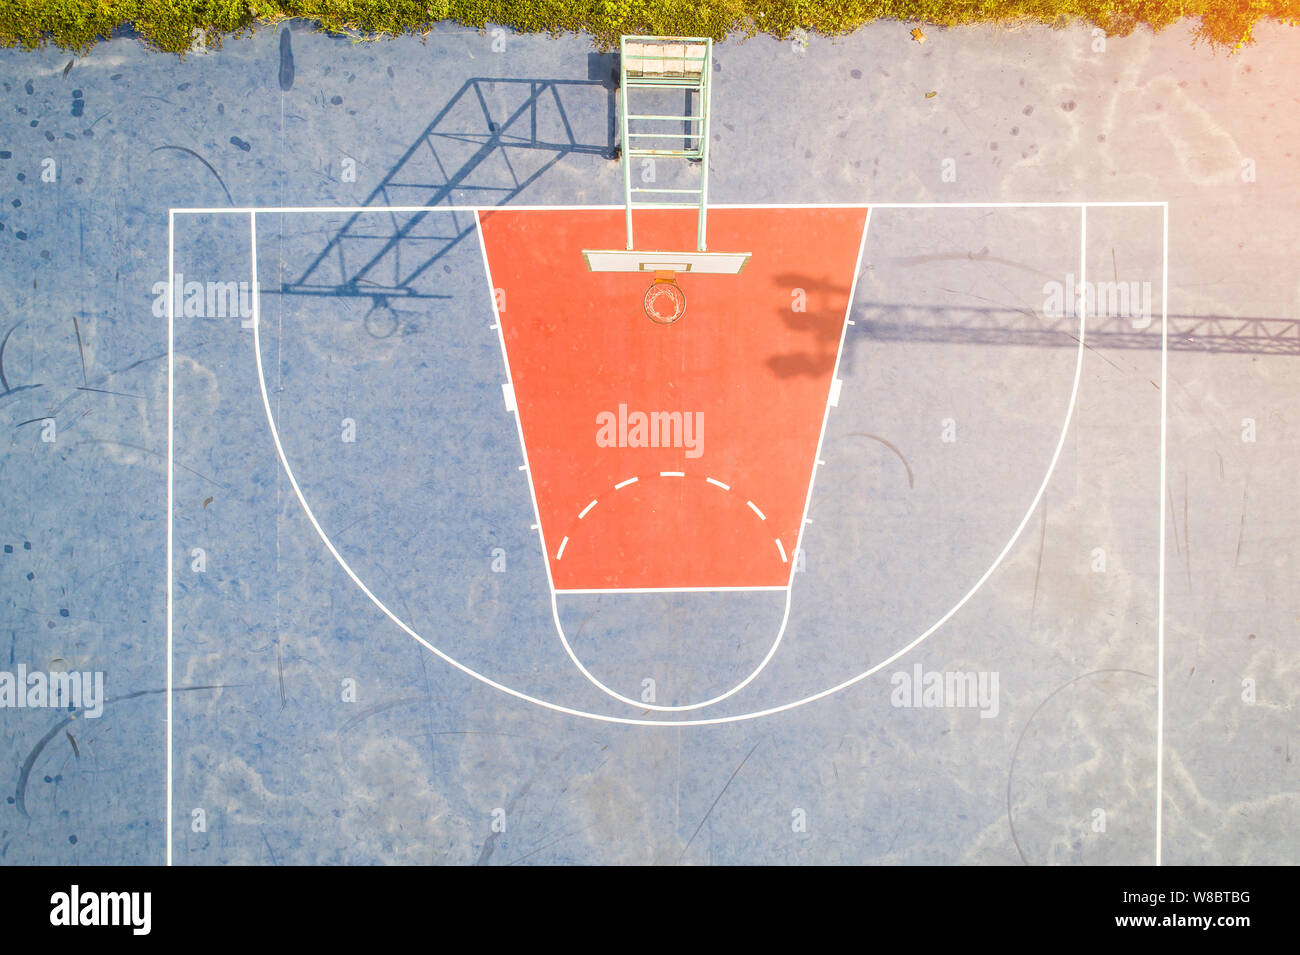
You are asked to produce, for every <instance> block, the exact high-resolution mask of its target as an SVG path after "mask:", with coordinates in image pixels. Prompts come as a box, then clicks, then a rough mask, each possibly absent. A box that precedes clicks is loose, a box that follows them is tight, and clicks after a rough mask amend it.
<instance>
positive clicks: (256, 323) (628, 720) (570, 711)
mask: <svg viewBox="0 0 1300 955" xmlns="http://www.w3.org/2000/svg"><path fill="white" fill-rule="evenodd" d="M252 216H255V213H250V217H252ZM253 279H254V281H253V351H254V357H255V360H256V366H257V379H258V386H259V388H260V390H261V395H262V407H263V410H264V411H265V412H266V420H267V426H268V428H269V430H270V432H271V439H272V441H273V442H274V444H275V450H276V455H277V457H278V458H279V460H280V466H281V468H282V469H283V470H284V473H285V477H287V478H288V480H289V483H290V485H291V486H292V488H293V492H294V495H295V496H296V497H297V499H298V503H299V505H300V506H301V507H302V509H303V514H304V515H305V516H306V517H307V520H308V521H309V522H310V523H311V525H312V528H313V529H314V530H315V531H316V534H317V536H318V537H320V539H321V542H322V543H323V544H324V545H325V548H326V549H327V550H328V551H329V552H330V555H331V556H332V557H333V558H334V560H335V562H336V563H337V564H338V565H339V566H340V567H341V568H342V569H343V572H344V573H345V574H347V576H348V577H349V578H350V579H351V580H352V582H353V583H354V584H356V586H357V587H358V589H360V590H361V592H362V593H363V594H365V595H366V597H367V598H369V600H370V602H371V603H373V604H374V605H375V607H376V608H378V609H379V611H380V612H381V613H383V614H384V616H386V617H387V618H388V619H389V620H391V621H392V622H393V623H394V624H395V625H396V626H397V627H398V628H399V629H400V630H401V631H402V632H403V633H405V634H407V635H408V636H409V637H411V638H412V639H413V640H415V642H416V643H418V644H420V646H422V647H424V648H425V649H427V650H428V651H430V652H431V653H433V654H434V656H436V657H438V659H440V660H442V661H443V662H444V663H447V664H448V665H449V666H452V667H454V668H455V669H457V670H459V671H460V672H462V673H464V674H465V675H466V676H470V677H473V678H474V679H476V680H479V681H480V682H482V683H484V684H486V685H487V686H490V687H492V688H493V689H495V690H499V691H501V692H502V693H504V694H506V695H507V696H512V697H514V698H515V699H517V700H521V701H523V702H525V703H532V704H534V705H536V706H540V707H542V708H543V709H548V710H551V711H552V712H555V713H563V714H565V715H568V716H576V717H581V718H583V719H589V720H594V721H596V722H600V723H612V724H617V725H621V726H663V727H672V726H719V725H723V724H726V723H740V722H744V721H747V720H754V719H761V718H762V717H766V716H773V715H775V714H777V713H784V712H787V711H789V710H793V709H797V708H798V707H801V706H806V705H807V704H809V703H815V702H817V701H819V700H823V699H826V698H827V697H829V696H833V695H834V694H836V693H839V692H840V691H842V690H845V689H848V688H849V687H851V686H853V685H855V684H857V683H860V682H862V681H863V680H865V679H866V678H867V677H869V676H872V675H873V674H875V673H878V672H879V671H880V670H882V669H884V668H885V667H887V666H889V665H890V664H891V663H893V662H894V661H895V660H897V659H899V658H900V657H902V656H904V655H905V654H907V653H909V652H910V651H911V650H913V649H915V648H916V647H917V646H919V645H920V644H921V643H923V642H924V641H925V640H927V639H928V638H929V637H930V636H932V635H933V634H934V633H935V632H936V631H938V630H939V629H940V628H941V627H942V626H943V625H944V624H946V623H947V622H948V621H949V620H951V619H952V617H953V616H954V615H955V614H956V613H957V612H958V611H959V610H960V609H961V608H962V607H963V606H965V605H966V603H967V602H968V601H969V600H970V599H971V597H973V596H974V595H975V593H976V592H977V591H978V590H979V589H980V588H981V587H983V586H984V584H985V583H986V582H987V581H988V579H989V578H990V577H991V576H993V573H994V571H996V570H997V568H998V567H999V566H1000V565H1001V564H1002V561H1003V560H1005V559H1006V556H1007V554H1009V553H1010V552H1011V549H1012V547H1014V546H1015V544H1016V542H1017V541H1018V540H1019V539H1020V535H1021V534H1022V533H1023V532H1024V529H1025V527H1026V525H1027V524H1028V523H1029V520H1030V518H1031V517H1032V516H1033V514H1034V512H1035V511H1036V510H1037V509H1038V504H1039V502H1040V501H1041V500H1042V497H1043V494H1044V493H1045V492H1046V490H1047V485H1048V483H1049V482H1050V481H1051V479H1052V474H1053V472H1054V471H1055V470H1056V465H1057V463H1058V462H1059V460H1060V457H1061V451H1062V450H1063V449H1064V447H1065V439H1066V436H1067V435H1068V434H1069V430H1070V421H1071V420H1072V419H1073V417H1074V409H1075V404H1076V402H1077V399H1078V395H1079V382H1080V381H1081V379H1082V375H1083V357H1084V347H1085V340H1086V322H1085V320H1084V316H1083V315H1080V316H1079V335H1078V342H1079V348H1078V350H1077V353H1076V359H1075V369H1074V383H1073V384H1072V386H1071V389H1070V400H1069V403H1068V405H1067V406H1066V413H1065V420H1064V421H1063V422H1062V425H1061V433H1060V437H1059V438H1058V439H1057V443H1056V448H1055V450H1054V451H1053V452H1052V458H1051V461H1050V462H1049V463H1048V466H1047V471H1046V472H1045V473H1044V475H1043V480H1042V483H1041V484H1040V485H1039V487H1038V491H1037V492H1036V493H1035V494H1034V499H1033V501H1031V502H1030V505H1029V507H1028V509H1027V510H1026V511H1025V516H1024V517H1023V518H1021V520H1020V523H1019V525H1018V526H1017V527H1016V529H1015V531H1014V532H1013V533H1012V535H1011V538H1010V539H1009V540H1008V541H1007V543H1006V545H1005V546H1003V548H1002V550H1001V551H1000V552H999V553H998V555H997V557H995V558H994V559H993V563H992V564H990V565H989V567H988V569H987V570H985V571H984V573H983V574H982V575H981V576H980V578H979V580H977V581H976V582H975V583H974V584H973V585H972V586H971V588H970V589H969V590H968V591H966V593H965V594H964V595H963V596H962V598H961V599H960V600H959V601H958V602H957V603H956V604H954V605H953V606H952V607H951V608H950V609H949V610H948V611H947V613H945V614H944V615H943V616H942V617H940V618H939V619H938V620H937V621H935V622H934V623H933V624H931V625H930V627H929V628H928V629H926V630H925V631H924V632H923V633H921V634H920V635H919V636H918V637H916V638H915V639H914V640H912V641H911V642H910V643H908V644H906V645H905V646H903V647H902V648H900V649H898V650H896V651H894V653H892V654H890V655H889V656H888V657H886V658H885V659H883V660H881V661H880V662H879V663H877V664H875V665H874V666H872V667H869V668H868V669H866V670H863V671H862V672H861V673H859V674H857V675H856V676H853V677H850V678H848V679H846V680H842V681H841V682H839V683H837V684H836V685H834V686H831V687H827V688H826V689H824V690H821V691H819V692H817V693H813V694H811V695H809V696H805V697H801V698H800V699H797V700H791V701H789V702H787V703H782V704H779V705H777V706H770V707H766V708H764V709H761V710H752V711H750V712H748V713H736V714H733V715H731V716H715V717H699V718H696V719H688V720H648V719H643V718H637V717H627V716H612V715H609V714H603V713H592V712H589V711H587V710H580V709H577V708H575V707H571V706H564V705H562V704H559V703H553V702H551V701H550V700H543V699H540V698H538V697H535V696H531V695H530V694H527V693H524V692H522V691H521V690H516V689H514V688H513V687H509V686H506V685H505V684H503V683H499V682H497V681H496V680H493V679H492V678H491V677H489V676H486V675H485V674H482V673H478V672H477V671H475V670H474V669H472V668H471V667H469V666H467V665H465V664H464V663H461V662H460V661H459V660H456V659H455V658H454V657H451V656H449V655H448V654H446V653H445V652H443V651H442V650H440V649H438V648H437V647H436V646H434V645H433V644H432V643H430V642H429V641H428V640H426V639H425V638H424V637H422V636H420V635H419V634H418V633H416V632H415V631H414V630H413V629H411V627H410V626H409V625H408V624H407V623H406V622H405V621H404V620H402V619H401V618H400V617H398V616H397V615H396V614H395V613H393V611H392V610H390V609H389V608H388V607H387V606H386V605H385V604H384V602H383V601H381V600H380V599H379V598H378V597H377V596H376V595H375V594H374V592H373V591H371V590H370V588H369V587H367V586H366V584H365V582H364V581H362V580H361V578H360V577H358V576H357V574H356V572H355V571H354V570H353V569H352V567H351V565H349V564H348V562H347V561H346V560H345V559H344V558H343V555H342V554H340V553H339V551H338V549H337V548H336V547H335V546H334V543H333V541H331V540H330V538H329V535H328V534H326V533H325V530H324V528H322V527H321V525H320V522H319V521H318V520H317V519H316V515H315V513H314V512H313V511H312V509H311V506H310V505H309V504H308V503H307V500H306V498H305V497H304V496H303V493H302V489H301V488H300V487H299V486H298V481H297V478H296V477H295V476H294V474H293V469H292V468H291V467H290V466H289V462H288V459H287V457H286V456H285V453H284V447H283V445H282V444H281V442H280V434H279V431H278V429H277V428H276V424H275V416H274V414H273V413H272V411H271V402H270V398H269V397H268V395H267V391H266V375H265V373H264V371H263V369H262V350H261V333H260V321H261V294H260V291H259V289H258V287H257V282H256V275H254V276H253ZM487 291H488V295H489V298H492V297H493V295H492V288H491V287H489V288H488V290H487ZM530 480H531V476H530ZM534 506H535V505H534ZM539 534H540V530H539ZM548 576H549V569H548ZM551 593H552V600H554V588H552V590H551Z"/></svg>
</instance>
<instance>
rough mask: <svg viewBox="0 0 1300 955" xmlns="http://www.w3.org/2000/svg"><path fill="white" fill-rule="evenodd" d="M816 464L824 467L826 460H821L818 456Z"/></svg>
mask: <svg viewBox="0 0 1300 955" xmlns="http://www.w3.org/2000/svg"><path fill="white" fill-rule="evenodd" d="M817 464H818V465H820V466H821V467H825V466H826V462H825V461H823V460H822V459H821V458H818V459H817Z"/></svg>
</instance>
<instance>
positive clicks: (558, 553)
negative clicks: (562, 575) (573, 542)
mask: <svg viewBox="0 0 1300 955" xmlns="http://www.w3.org/2000/svg"><path fill="white" fill-rule="evenodd" d="M568 543H569V539H568V538H567V537H566V538H564V540H562V541H560V549H559V550H557V551H556V552H555V559H556V560H559V559H560V558H561V557H563V556H564V548H565V547H566V546H568Z"/></svg>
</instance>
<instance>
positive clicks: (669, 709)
mask: <svg viewBox="0 0 1300 955" xmlns="http://www.w3.org/2000/svg"><path fill="white" fill-rule="evenodd" d="M792 592H793V588H790V587H787V588H785V612H784V613H783V614H782V615H781V629H779V630H778V631H777V632H776V639H775V640H773V641H772V645H771V646H770V647H768V649H767V654H766V655H765V656H764V657H763V659H762V660H760V661H759V663H758V666H756V667H754V669H753V670H752V671H751V672H750V674H749V676H747V677H745V679H743V680H741V681H740V682H739V683H737V684H736V685H735V686H733V687H732V688H731V689H730V690H727V691H726V692H725V693H719V694H718V695H717V696H715V697H713V698H711V699H708V700H702V701H701V702H699V703H683V704H682V705H680V706H657V705H656V704H654V703H645V702H642V701H641V700H634V699H632V698H631V697H630V696H624V695H623V694H622V693H619V692H618V691H617V690H612V689H610V688H609V687H607V686H606V685H605V684H604V683H601V682H600V680H598V679H596V676H595V674H593V673H592V672H591V671H590V670H588V669H587V668H586V667H585V666H583V664H582V661H581V660H579V659H578V655H577V654H576V653H574V652H573V647H571V646H570V645H569V638H568V637H566V636H565V635H564V625H563V624H562V623H560V608H559V606H558V604H557V602H556V599H555V597H556V594H555V588H551V619H552V620H554V621H555V632H556V633H558V634H559V635H560V643H561V644H563V645H564V652H565V653H567V654H568V655H569V660H570V661H572V663H573V665H574V666H575V667H577V668H578V672H579V673H581V674H582V675H583V676H584V677H586V678H587V682H588V683H590V684H591V685H592V686H594V687H595V688H596V689H598V690H600V692H602V693H604V694H605V695H606V696H612V697H613V698H614V699H616V700H618V701H619V702H621V703H626V704H628V705H629V706H635V707H638V708H640V709H643V710H654V711H655V712H656V713H682V712H685V711H687V710H702V709H704V707H706V706H712V705H713V704H714V703H721V702H722V701H723V700H725V699H727V698H728V697H730V696H735V695H736V694H737V693H739V692H740V691H741V690H743V689H744V688H745V687H747V686H749V684H751V683H753V682H754V679H755V678H756V677H757V676H758V675H759V674H760V673H762V672H763V670H764V669H765V668H766V667H767V665H768V664H769V663H771V662H772V657H774V656H776V651H777V649H778V648H780V646H781V640H782V639H783V638H784V637H785V627H786V624H788V623H789V622H790V597H791V595H792Z"/></svg>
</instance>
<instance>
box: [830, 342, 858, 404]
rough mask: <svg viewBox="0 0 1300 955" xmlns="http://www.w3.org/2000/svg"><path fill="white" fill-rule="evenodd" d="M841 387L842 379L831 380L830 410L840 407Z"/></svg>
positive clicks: (842, 385) (842, 384)
mask: <svg viewBox="0 0 1300 955" xmlns="http://www.w3.org/2000/svg"><path fill="white" fill-rule="evenodd" d="M849 324H850V325H852V324H853V323H852V322H849ZM843 387H844V379H843V378H832V379H831V407H832V408H838V407H839V406H840V390H841V389H843Z"/></svg>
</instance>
